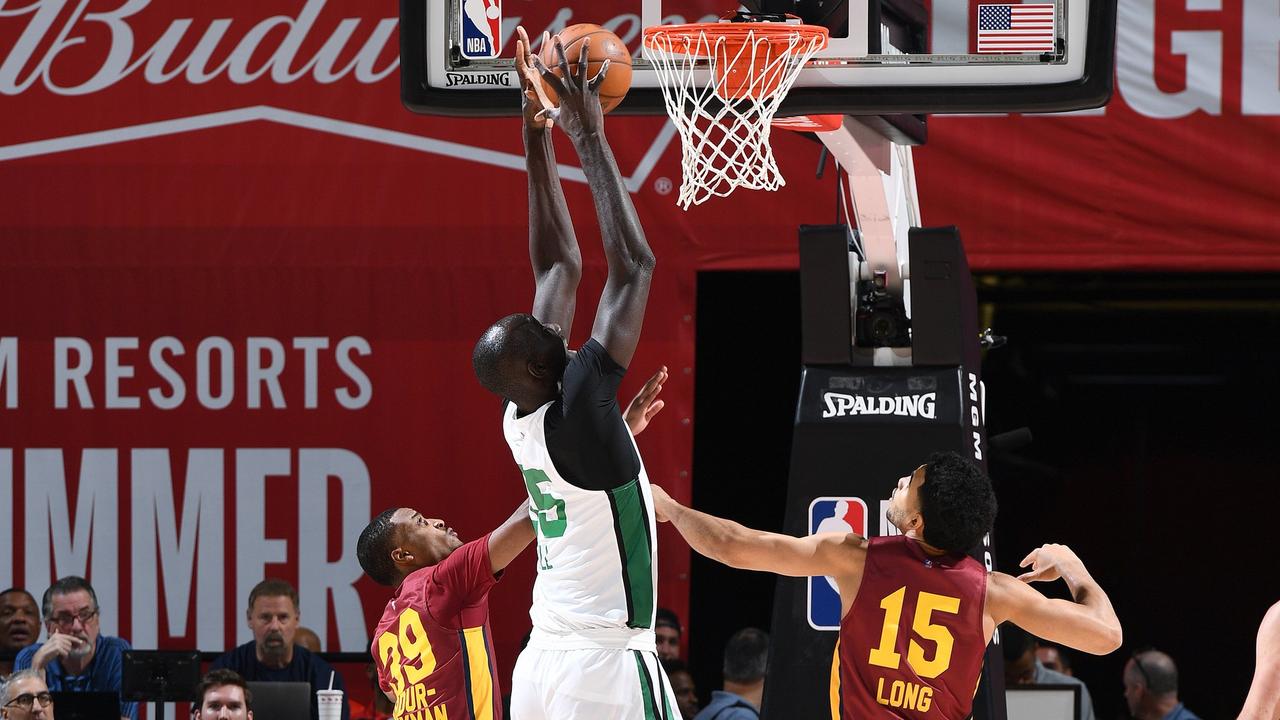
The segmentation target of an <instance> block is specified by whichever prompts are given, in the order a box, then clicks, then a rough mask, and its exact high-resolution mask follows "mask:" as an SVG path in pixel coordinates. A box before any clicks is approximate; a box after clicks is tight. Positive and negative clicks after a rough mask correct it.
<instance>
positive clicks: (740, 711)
mask: <svg viewBox="0 0 1280 720" xmlns="http://www.w3.org/2000/svg"><path fill="white" fill-rule="evenodd" d="M768 664H769V636H768V635H767V634H766V633H764V632H763V631H761V630H757V629H755V628H743V629H742V630H739V631H738V632H736V633H734V634H733V637H731V638H729V642H728V643H726V644H725V646H724V690H717V691H715V692H713V693H711V703H710V704H709V705H707V706H706V707H705V708H703V709H702V712H700V713H698V715H697V717H696V718H695V720H759V718H760V701H761V699H762V698H763V697H764V673H765V668H766V667H767V666H768Z"/></svg>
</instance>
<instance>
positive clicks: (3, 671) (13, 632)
mask: <svg viewBox="0 0 1280 720" xmlns="http://www.w3.org/2000/svg"><path fill="white" fill-rule="evenodd" d="M39 636H40V608H39V607H38V606H37V605H36V599H35V598H33V597H31V593H29V592H27V591H26V590H23V589H22V588H9V589H8V590H5V591H4V592H0V676H4V675H8V674H9V673H11V672H13V659H14V657H15V656H16V655H17V654H18V651H19V650H21V649H22V648H24V647H26V646H28V645H30V644H31V643H33V642H35V641H36V638H38V637H39Z"/></svg>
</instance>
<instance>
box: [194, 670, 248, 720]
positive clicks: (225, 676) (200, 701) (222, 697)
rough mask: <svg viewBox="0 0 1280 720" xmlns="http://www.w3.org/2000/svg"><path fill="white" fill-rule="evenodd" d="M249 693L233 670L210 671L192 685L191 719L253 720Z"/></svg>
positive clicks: (241, 679) (242, 680)
mask: <svg viewBox="0 0 1280 720" xmlns="http://www.w3.org/2000/svg"><path fill="white" fill-rule="evenodd" d="M252 703H253V693H251V692H249V686H248V685H246V684H245V682H244V678H242V677H240V675H239V674H238V673H236V672H235V671H234V670H226V669H223V670H210V671H209V673H208V674H207V675H205V676H204V678H203V679H202V680H201V681H200V684H199V685H197V686H196V696H195V706H194V707H193V708H192V711H191V714H192V716H193V717H194V718H195V720H215V719H216V720H253V710H252V709H251V705H252Z"/></svg>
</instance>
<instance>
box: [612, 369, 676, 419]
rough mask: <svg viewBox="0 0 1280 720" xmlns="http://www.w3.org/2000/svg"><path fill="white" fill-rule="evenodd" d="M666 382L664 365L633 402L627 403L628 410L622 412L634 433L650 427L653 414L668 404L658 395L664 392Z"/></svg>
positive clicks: (641, 389)
mask: <svg viewBox="0 0 1280 720" xmlns="http://www.w3.org/2000/svg"><path fill="white" fill-rule="evenodd" d="M666 382H667V367H666V366H665V365H664V366H662V367H660V368H658V372H656V373H654V374H653V377H651V378H649V379H648V380H647V381H646V382H645V384H644V387H642V388H640V392H638V393H636V396H635V397H634V398H632V399H631V404H630V405H627V410H626V412H624V413H622V417H623V419H625V420H626V421H627V427H629V428H631V434H632V435H639V434H640V433H642V432H644V429H645V428H647V427H649V421H650V420H652V419H653V416H654V415H657V414H658V413H659V412H661V411H662V408H663V407H665V406H666V403H665V402H663V401H662V400H659V399H658V395H659V394H660V393H662V386H663V385H665V384H666Z"/></svg>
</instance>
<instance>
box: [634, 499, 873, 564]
mask: <svg viewBox="0 0 1280 720" xmlns="http://www.w3.org/2000/svg"><path fill="white" fill-rule="evenodd" d="M650 489H651V491H652V493H653V503H654V510H655V511H656V514H657V518H658V520H659V521H661V522H670V523H671V524H672V525H674V526H675V528H676V530H678V531H679V532H680V534H681V535H682V536H683V537H684V539H685V541H686V542H688V543H689V547H691V548H693V549H694V550H695V551H697V552H698V554H700V555H705V556H706V557H709V558H711V559H712V560H715V561H717V562H721V563H724V564H725V565H728V566H730V567H735V568H739V569H741V570H759V571H762V572H771V573H776V574H778V575H787V576H790V577H809V576H813V575H831V576H835V577H843V578H851V577H856V576H860V575H861V573H862V565H863V561H864V560H865V559H866V545H865V543H866V541H865V540H864V539H863V538H860V537H858V536H857V535H853V534H846V533H819V534H817V535H809V536H807V537H799V538H798V537H792V536H790V535H782V534H779V533H771V532H765V531H763V530H753V529H751V528H749V527H746V526H745V525H741V524H739V523H736V522H734V521H732V520H726V519H724V518H718V517H715V516H714V515H708V514H706V513H704V512H699V511H697V510H694V509H692V508H688V507H685V506H684V505H681V504H680V503H678V502H676V501H675V500H672V499H671V496H670V495H668V494H667V493H666V491H665V490H663V489H662V488H661V487H659V486H657V485H650Z"/></svg>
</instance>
